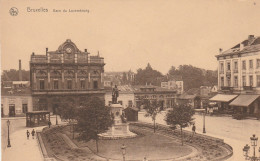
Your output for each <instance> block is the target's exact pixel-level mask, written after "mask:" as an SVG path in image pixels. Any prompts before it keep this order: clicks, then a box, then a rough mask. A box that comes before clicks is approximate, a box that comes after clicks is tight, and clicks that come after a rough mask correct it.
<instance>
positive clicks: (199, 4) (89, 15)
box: [0, 0, 260, 74]
mask: <svg viewBox="0 0 260 161" xmlns="http://www.w3.org/2000/svg"><path fill="white" fill-rule="evenodd" d="M12 7H16V8H17V9H18V11H19V13H18V15H17V16H11V15H10V13H9V10H10V8H12ZM28 7H29V8H30V9H40V10H42V9H48V12H28ZM53 9H56V10H62V11H63V10H64V9H66V10H67V11H68V10H69V9H82V10H89V12H77V13H75V12H59V13H57V12H53ZM0 13H1V14H0V25H1V29H0V49H1V50H0V51H1V70H6V69H18V60H19V59H21V60H22V68H23V69H26V70H28V69H29V61H30V55H31V53H32V52H35V53H36V54H45V48H46V47H48V48H49V51H55V50H57V49H58V47H59V45H61V44H62V43H63V42H65V41H66V39H71V40H72V41H73V42H74V43H75V44H76V45H77V47H78V48H79V49H80V50H81V51H84V49H85V48H87V49H88V51H89V52H90V53H91V55H96V54H97V52H98V51H99V53H100V55H101V56H102V57H104V60H105V63H106V65H105V71H128V70H130V69H131V70H132V71H136V70H137V69H138V68H144V67H146V65H147V63H150V64H151V66H152V67H153V68H154V69H156V70H158V71H160V72H162V73H163V74H166V73H167V72H168V70H169V69H170V67H171V66H175V67H178V66H179V65H182V64H190V65H193V66H196V67H200V68H204V69H211V70H216V69H217V59H216V57H215V55H217V54H218V53H219V52H218V51H219V48H223V50H227V49H229V48H231V47H233V46H235V45H236V44H238V43H239V42H241V41H242V40H244V39H246V38H247V37H248V35H255V36H260V27H259V26H260V0H255V1H254V0H210V1H209V0H193V1H188V0H181V1H180V0H164V1H161V0H129V1H127V0H106V1H101V0H97V1H86V0H84V1H83V0H82V1H80V0H74V1H69V0H45V1H40V0H26V1H25V0H12V1H10V0H0Z"/></svg>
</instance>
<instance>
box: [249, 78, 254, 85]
mask: <svg viewBox="0 0 260 161" xmlns="http://www.w3.org/2000/svg"><path fill="white" fill-rule="evenodd" d="M249 85H250V86H252V87H253V85H254V82H253V76H252V75H250V76H249Z"/></svg>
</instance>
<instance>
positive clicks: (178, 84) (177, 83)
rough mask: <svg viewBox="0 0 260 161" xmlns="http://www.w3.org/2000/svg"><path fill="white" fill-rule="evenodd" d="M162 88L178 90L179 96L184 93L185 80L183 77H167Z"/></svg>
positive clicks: (162, 83)
mask: <svg viewBox="0 0 260 161" xmlns="http://www.w3.org/2000/svg"><path fill="white" fill-rule="evenodd" d="M161 87H162V88H167V89H172V90H176V91H177V94H182V93H183V80H182V77H176V76H175V77H172V76H169V75H167V76H166V78H164V79H162V82H161Z"/></svg>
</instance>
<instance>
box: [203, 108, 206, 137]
mask: <svg viewBox="0 0 260 161" xmlns="http://www.w3.org/2000/svg"><path fill="white" fill-rule="evenodd" d="M205 117H206V109H205V111H204V112H203V133H206V128H205Z"/></svg>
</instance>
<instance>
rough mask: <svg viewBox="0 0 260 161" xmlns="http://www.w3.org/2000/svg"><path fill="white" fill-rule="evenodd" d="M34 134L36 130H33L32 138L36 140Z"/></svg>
mask: <svg viewBox="0 0 260 161" xmlns="http://www.w3.org/2000/svg"><path fill="white" fill-rule="evenodd" d="M34 134H35V131H34V129H33V130H32V138H33V139H34Z"/></svg>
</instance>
